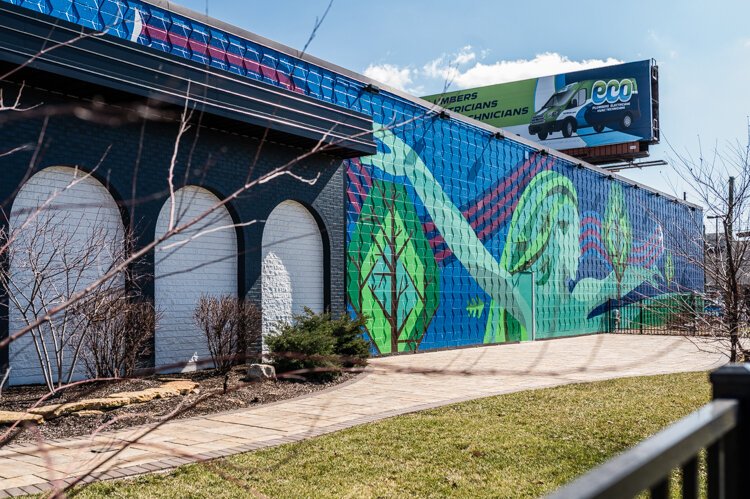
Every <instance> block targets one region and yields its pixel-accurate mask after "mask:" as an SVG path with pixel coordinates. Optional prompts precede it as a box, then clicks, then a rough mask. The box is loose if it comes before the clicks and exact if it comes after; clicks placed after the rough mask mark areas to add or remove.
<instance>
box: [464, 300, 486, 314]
mask: <svg viewBox="0 0 750 499" xmlns="http://www.w3.org/2000/svg"><path fill="white" fill-rule="evenodd" d="M466 312H467V313H468V314H469V317H473V318H474V319H478V318H480V317H481V316H482V313H484V302H483V301H482V299H481V298H478V297H477V298H474V299H473V300H471V301H470V302H469V304H468V305H467V306H466Z"/></svg>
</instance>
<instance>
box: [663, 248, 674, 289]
mask: <svg viewBox="0 0 750 499" xmlns="http://www.w3.org/2000/svg"><path fill="white" fill-rule="evenodd" d="M664 278H665V279H666V280H667V283H670V282H672V280H674V260H672V252H671V251H667V254H666V256H665V257H664Z"/></svg>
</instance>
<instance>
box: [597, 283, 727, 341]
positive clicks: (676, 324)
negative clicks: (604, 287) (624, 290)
mask: <svg viewBox="0 0 750 499" xmlns="http://www.w3.org/2000/svg"><path fill="white" fill-rule="evenodd" d="M706 303H707V302H706V300H705V299H704V298H703V297H702V296H701V295H698V294H689V293H686V294H680V295H674V296H671V297H669V298H667V299H649V298H645V297H644V298H643V299H640V300H637V301H635V302H633V303H619V302H617V301H615V300H613V301H610V302H609V303H608V304H607V312H606V313H607V317H608V320H607V324H608V328H607V332H610V333H621V334H660V335H679V336H713V335H714V334H715V333H716V331H717V327H716V326H717V323H718V322H721V318H720V315H719V311H717V310H714V309H712V308H711V307H708V306H706Z"/></svg>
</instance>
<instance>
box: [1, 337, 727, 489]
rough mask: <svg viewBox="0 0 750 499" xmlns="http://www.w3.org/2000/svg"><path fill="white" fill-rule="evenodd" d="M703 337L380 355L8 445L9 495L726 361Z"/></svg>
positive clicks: (4, 483)
mask: <svg viewBox="0 0 750 499" xmlns="http://www.w3.org/2000/svg"><path fill="white" fill-rule="evenodd" d="M699 346H700V343H696V340H689V339H687V338H681V337H665V336H630V335H628V336H626V335H596V336H583V337H577V338H568V339H558V340H552V341H540V342H535V343H521V344H513V345H498V346H489V347H479V348H469V349H461V350H450V351H442V352H434V353H423V354H419V355H408V356H395V357H388V358H381V359H374V360H372V362H371V363H370V370H369V374H367V375H366V376H364V377H361V378H358V379H357V380H356V381H355V382H353V383H349V384H345V385H341V386H339V387H335V388H333V389H331V390H328V391H324V392H318V393H315V394H312V395H311V396H307V397H302V398H297V399H292V400H286V401H282V402H278V403H275V404H269V405H263V406H259V407H256V408H249V409H241V410H237V411H233V412H229V413H221V414H215V415H209V416H201V417H195V418H190V419H182V420H177V421H174V422H170V423H167V424H164V425H163V426H161V427H159V428H157V429H152V428H150V427H139V428H133V429H129V430H122V431H117V432H112V433H106V434H104V435H99V436H97V437H95V438H77V439H67V440H55V441H47V442H45V445H44V446H43V447H41V448H40V447H39V446H37V445H9V446H6V447H4V448H2V449H0V497H7V496H16V495H23V494H28V493H39V492H42V491H46V490H50V489H52V487H53V485H52V482H53V481H57V483H58V486H64V484H65V483H70V481H72V479H73V478H74V477H76V476H81V475H88V476H87V478H86V480H85V481H86V482H89V481H93V480H96V479H111V478H121V477H126V476H134V475H138V474H142V473H149V472H153V471H158V470H165V469H170V468H174V467H176V466H179V465H182V464H186V463H190V462H197V461H203V460H207V459H214V458H218V457H223V456H228V455H231V454H236V453H240V452H247V451H251V450H255V449H259V448H262V447H270V446H274V445H280V444H284V443H288V442H295V441H298V440H303V439H305V438H310V437H314V436H318V435H322V434H325V433H331V432H334V431H337V430H341V429H344V428H349V427H351V426H355V425H359V424H363V423H368V422H372V421H376V420H378V419H383V418H387V417H391V416H396V415H398V414H405V413H408V412H414V411H418V410H423V409H429V408H433V407H438V406H441V405H446V404H450V403H454V402H460V401H465V400H470V399H475V398H480V397H487V396H490V395H499V394H503V393H509V392H515V391H521V390H529V389H534V388H541V387H548V386H555V385H562V384H567V383H576V382H584V381H596V380H602V379H609V378H617V377H625V376H643V375H652V374H664V373H672V372H682V371H698V370H708V369H713V368H716V367H718V366H720V365H721V364H723V363H725V362H726V357H724V356H721V355H719V354H717V353H709V351H711V348H710V347H707V348H704V349H703V350H706V351H701V349H700V348H699ZM132 441H137V443H135V444H132V445H127V442H132ZM125 447H127V448H125ZM121 449H124V450H122V451H121V452H120V453H119V454H117V455H116V457H114V458H113V457H112V456H113V455H115V454H116V453H117V452H118V451H120V450H121ZM105 461H106V462H105ZM90 473H91V475H89V474H90Z"/></svg>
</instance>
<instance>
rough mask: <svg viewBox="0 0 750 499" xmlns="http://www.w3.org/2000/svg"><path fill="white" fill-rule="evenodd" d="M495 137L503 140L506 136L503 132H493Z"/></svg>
mask: <svg viewBox="0 0 750 499" xmlns="http://www.w3.org/2000/svg"><path fill="white" fill-rule="evenodd" d="M492 136H493V137H495V138H496V139H497V140H503V139H504V138H505V135H504V134H503V132H495V133H493V134H492Z"/></svg>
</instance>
